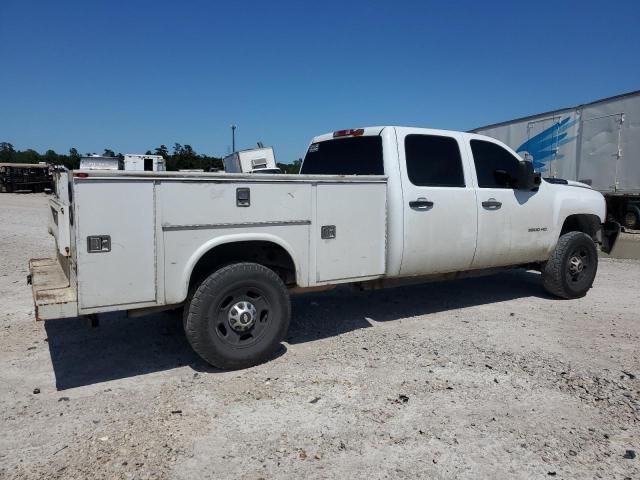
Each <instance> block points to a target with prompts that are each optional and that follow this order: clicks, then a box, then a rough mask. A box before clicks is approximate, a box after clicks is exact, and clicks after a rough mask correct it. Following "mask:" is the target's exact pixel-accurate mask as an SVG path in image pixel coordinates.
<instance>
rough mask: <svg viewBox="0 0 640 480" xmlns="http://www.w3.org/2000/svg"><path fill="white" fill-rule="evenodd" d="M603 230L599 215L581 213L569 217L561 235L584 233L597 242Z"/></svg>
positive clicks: (565, 221)
mask: <svg viewBox="0 0 640 480" xmlns="http://www.w3.org/2000/svg"><path fill="white" fill-rule="evenodd" d="M601 228H602V225H601V224H600V218H599V217H598V216H597V215H591V214H587V213H580V214H575V215H569V216H568V217H567V218H566V219H565V220H564V223H563V224H562V230H561V232H560V235H564V234H565V233H567V232H583V233H586V234H587V235H589V236H590V237H591V238H593V239H594V240H595V239H596V235H597V233H598V231H600V229H601Z"/></svg>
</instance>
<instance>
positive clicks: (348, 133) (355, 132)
mask: <svg viewBox="0 0 640 480" xmlns="http://www.w3.org/2000/svg"><path fill="white" fill-rule="evenodd" d="M363 133H364V128H350V129H349V130H338V131H337V132H333V138H338V137H357V136H359V135H362V134H363Z"/></svg>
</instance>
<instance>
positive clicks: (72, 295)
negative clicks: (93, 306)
mask: <svg viewBox="0 0 640 480" xmlns="http://www.w3.org/2000/svg"><path fill="white" fill-rule="evenodd" d="M27 281H28V282H30V283H31V285H32V292H33V303H34V304H35V308H36V320H52V319H54V318H69V317H77V316H78V295H77V291H76V289H75V288H74V287H72V286H71V285H70V284H69V279H68V278H67V276H66V275H65V273H64V270H63V269H62V266H61V265H60V263H58V259H56V258H32V259H31V260H29V277H28V278H27Z"/></svg>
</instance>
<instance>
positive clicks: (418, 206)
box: [409, 197, 433, 210]
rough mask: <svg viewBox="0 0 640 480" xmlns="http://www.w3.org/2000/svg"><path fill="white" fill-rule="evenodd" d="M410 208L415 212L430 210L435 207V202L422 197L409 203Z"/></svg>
mask: <svg viewBox="0 0 640 480" xmlns="http://www.w3.org/2000/svg"><path fill="white" fill-rule="evenodd" d="M409 206H410V207H411V208H413V209H414V210H429V209H430V208H431V207H433V202H432V201H430V200H427V199H426V198H423V197H420V198H417V199H416V200H412V201H410V202H409Z"/></svg>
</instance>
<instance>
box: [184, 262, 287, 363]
mask: <svg viewBox="0 0 640 480" xmlns="http://www.w3.org/2000/svg"><path fill="white" fill-rule="evenodd" d="M290 317H291V304H290V302H289V294H288V292H287V287H286V286H285V285H284V283H283V282H282V280H281V279H280V277H278V275H276V274H275V273H274V272H273V270H270V269H268V268H267V267H264V266H262V265H259V264H257V263H235V264H232V265H228V266H226V267H223V268H221V269H220V270H217V271H216V272H214V273H212V274H211V275H210V276H209V277H207V278H206V279H205V280H204V281H203V282H202V283H201V284H200V285H199V286H198V287H197V288H196V289H195V291H194V292H193V293H192V295H190V296H189V298H188V299H187V303H186V305H185V309H184V330H185V334H186V337H187V340H188V341H189V343H190V344H191V347H192V348H193V349H194V350H195V352H196V353H197V354H198V355H200V356H201V357H202V358H203V359H204V360H205V361H206V362H207V363H209V364H211V365H213V366H215V367H218V368H223V369H238V368H246V367H250V366H252V365H257V364H259V363H262V362H264V361H266V360H268V359H269V358H271V357H272V356H273V355H274V353H275V352H276V351H277V350H278V348H279V346H280V342H281V341H282V340H283V339H284V338H285V336H286V334H287V330H288V328H289V319H290Z"/></svg>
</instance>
